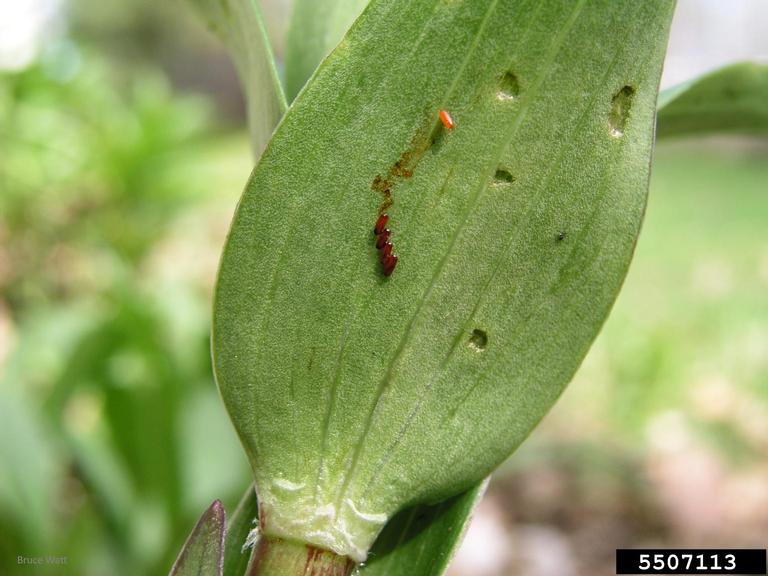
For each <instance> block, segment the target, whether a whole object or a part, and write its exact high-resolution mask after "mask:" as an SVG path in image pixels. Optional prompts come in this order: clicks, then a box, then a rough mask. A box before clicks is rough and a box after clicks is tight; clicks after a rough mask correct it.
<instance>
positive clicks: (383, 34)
mask: <svg viewBox="0 0 768 576" xmlns="http://www.w3.org/2000/svg"><path fill="white" fill-rule="evenodd" d="M672 10H673V2H672V1H671V0H653V1H648V2H633V1H629V0H622V1H616V0H601V1H591V2H586V1H578V2H573V3H562V2H556V1H554V0H549V1H544V2H541V1H533V0H530V1H525V0H477V1H472V2H442V1H440V2H435V1H433V0H417V1H411V0H391V1H384V0H374V1H373V2H372V3H371V4H370V5H369V6H368V8H367V9H366V10H365V11H364V12H363V14H362V15H361V16H360V18H358V20H357V21H356V23H355V25H354V26H353V27H352V29H351V30H350V32H349V33H348V34H347V36H346V37H345V39H344V40H343V41H342V42H341V43H340V44H339V45H338V47H337V48H336V49H335V50H334V51H333V52H332V53H331V55H330V56H329V57H328V58H327V59H326V60H325V61H324V62H323V64H322V65H321V66H320V68H319V70H318V72H317V73H316V74H315V76H314V77H313V79H312V80H311V81H310V83H309V84H308V85H307V87H306V88H305V90H304V91H303V92H302V94H301V95H300V97H299V98H298V99H297V100H296V102H295V103H294V105H293V106H292V107H291V109H290V110H289V112H288V113H287V114H286V116H285V118H284V119H283V121H282V123H281V124H280V127H279V128H278V130H277V131H276V133H275V135H274V137H273V138H272V140H271V141H270V144H269V146H268V147H267V149H266V150H265V152H264V154H263V156H262V158H261V161H260V163H259V164H258V166H257V168H256V169H255V171H254V173H253V174H252V176H251V180H250V182H249V184H248V187H247V189H246V191H245V193H244V196H243V198H242V200H241V202H240V205H239V207H238V210H237V213H236V215H235V218H234V221H233V224H232V228H231V231H230V235H229V238H228V241H227V244H226V246H225V250H224V254H223V257H222V263H221V268H220V274H219V278H218V284H217V291H216V296H215V304H214V306H215V310H214V330H213V352H214V366H215V373H216V377H217V381H218V384H219V386H220V389H221V392H222V397H223V399H224V401H225V404H226V406H227V409H228V410H229V413H230V416H231V417H232V420H233V422H234V423H235V426H236V428H237V430H238V433H239V435H240V438H241V440H242V442H243V444H244V446H245V449H246V452H247V453H248V455H249V458H250V460H251V463H252V467H253V469H254V475H255V481H256V486H257V491H258V495H259V501H260V506H261V512H262V514H263V515H264V522H265V527H264V529H265V532H266V533H268V534H270V535H273V536H276V537H287V538H292V539H296V540H301V541H304V542H308V543H311V544H314V545H316V546H320V547H324V548H328V549H332V550H334V551H336V552H338V553H340V554H345V555H349V556H351V557H352V558H354V559H356V560H363V559H364V558H365V557H366V555H367V551H368V550H369V548H370V545H371V543H372V542H373V540H374V539H375V537H376V535H377V534H378V533H379V531H380V530H381V528H382V527H383V525H384V524H385V523H386V521H387V520H388V519H389V518H391V517H392V516H394V514H395V513H396V512H398V511H399V510H402V509H405V508H407V507H409V506H412V505H415V504H418V503H429V502H438V501H440V500H442V499H445V498H447V497H450V496H453V495H455V494H458V493H460V492H462V491H464V490H467V489H468V488H469V487H470V486H472V485H473V484H476V483H477V482H479V481H480V480H481V479H482V478H484V477H485V476H487V475H488V474H489V473H490V472H491V471H492V470H493V469H494V468H495V467H496V466H497V465H498V464H499V463H500V462H502V461H503V460H504V459H505V458H506V457H507V456H508V455H509V454H510V453H511V452H512V451H513V450H514V449H515V448H516V447H517V446H518V445H519V444H520V443H521V442H522V441H523V440H524V439H525V437H526V436H527V435H528V434H529V433H530V431H531V430H532V429H533V427H535V425H536V424H537V423H538V422H539V420H540V419H541V418H542V417H543V415H544V414H545V413H546V412H547V410H549V408H550V407H551V406H552V404H553V403H554V401H555V400H556V399H557V397H558V396H559V395H560V393H561V392H562V390H563V388H564V386H565V385H566V383H567V382H568V381H569V380H570V379H571V377H572V375H573V373H574V372H575V370H576V369H577V367H578V366H579V364H580V362H581V360H582V359H583V357H584V355H585V354H586V352H587V350H588V348H589V346H590V344H591V343H592V341H593V339H594V338H595V336H596V334H597V332H598V331H599V329H600V327H601V325H602V323H603V321H604V320H605V318H606V316H607V314H608V312H609V310H610V307H611V305H612V303H613V301H614V299H615V297H616V295H617V293H618V290H619V288H620V286H621V283H622V281H623V279H624V276H625V274H626V271H627V267H628V265H629V261H630V259H631V255H632V251H633V248H634V245H635V242H636V239H637V235H638V232H639V229H640V223H641V220H642V215H643V211H644V208H645V200H646V193H647V184H648V174H649V161H650V153H651V146H652V140H653V123H654V114H655V105H656V97H657V90H658V81H659V76H660V72H661V65H662V61H663V56H664V49H665V45H666V38H667V33H668V27H669V22H670V19H671V14H672ZM441 109H446V110H448V111H450V113H451V115H452V116H453V118H454V120H455V124H456V127H455V128H454V129H453V130H451V131H448V130H446V129H444V128H443V127H442V125H441V123H440V121H439V120H438V112H439V111H440V110H441ZM385 209H386V211H387V212H388V213H389V215H390V221H389V228H390V229H391V230H392V241H393V243H394V251H395V253H397V254H398V255H399V259H400V261H399V264H398V266H397V269H396V270H395V271H394V274H393V275H392V276H391V277H389V278H385V277H384V276H383V275H382V269H381V266H380V264H379V262H378V260H379V255H378V253H377V250H376V248H375V247H374V238H373V234H372V228H373V226H374V223H375V222H376V219H377V217H378V215H379V214H380V212H381V211H383V210H385Z"/></svg>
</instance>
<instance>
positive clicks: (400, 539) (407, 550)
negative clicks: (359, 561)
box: [359, 481, 488, 576]
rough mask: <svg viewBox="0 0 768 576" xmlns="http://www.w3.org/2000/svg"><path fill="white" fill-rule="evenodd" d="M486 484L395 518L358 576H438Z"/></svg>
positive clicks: (406, 511)
mask: <svg viewBox="0 0 768 576" xmlns="http://www.w3.org/2000/svg"><path fill="white" fill-rule="evenodd" d="M487 484H488V482H487V481H483V482H481V483H480V484H478V485H476V486H473V487H472V488H471V489H469V490H468V491H466V492H464V493H463V494H460V495H458V496H454V497H453V498H450V499H448V500H444V501H443V502H441V503H440V504H436V505H434V506H416V507H414V508H411V509H409V510H404V511H402V512H400V513H399V514H397V515H396V516H395V517H394V518H392V520H390V521H389V522H388V523H387V525H386V526H385V527H384V530H382V532H381V534H380V535H379V537H378V538H377V539H376V543H375V544H374V545H373V548H372V549H371V553H370V556H369V560H368V562H366V563H365V565H364V566H362V567H361V568H360V571H359V574H360V576H392V575H395V574H409V575H411V576H440V575H441V574H443V573H444V572H445V570H446V568H447V567H448V563H449V562H450V561H451V558H452V557H453V554H454V552H455V550H456V548H457V547H458V545H459V544H460V543H461V538H462V537H463V535H464V531H465V530H466V528H467V526H468V525H469V520H470V517H471V515H472V511H473V510H474V508H475V506H476V505H477V503H478V502H479V501H480V498H482V496H483V492H485V487H486V486H487Z"/></svg>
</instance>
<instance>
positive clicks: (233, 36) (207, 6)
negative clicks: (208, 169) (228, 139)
mask: <svg viewBox="0 0 768 576" xmlns="http://www.w3.org/2000/svg"><path fill="white" fill-rule="evenodd" d="M189 1H190V2H192V3H193V4H194V5H195V6H196V7H197V8H198V10H199V11H200V12H201V14H202V15H203V17H204V18H205V19H206V21H207V22H208V24H209V26H210V27H211V28H212V29H213V31H214V32H216V34H217V35H218V36H219V37H220V38H221V39H222V41H223V42H224V44H225V45H226V46H227V49H228V50H229V53H230V56H231V57H232V59H233V60H234V62H235V66H237V70H238V73H239V74H240V81H241V83H242V85H243V87H244V88H245V92H246V100H247V105H248V124H249V126H250V133H251V146H252V148H253V153H254V155H255V156H256V158H258V157H259V156H260V155H261V151H262V150H263V149H264V146H266V145H267V142H268V141H269V138H270V136H271V135H272V131H273V130H274V129H275V126H277V123H278V122H279V121H280V118H282V116H283V114H284V113H285V109H286V108H287V106H288V105H287V104H286V101H285V94H284V93H283V88H282V86H281V85H280V79H279V78H278V76H277V70H276V69H275V61H274V58H273V56H272V48H271V46H270V43H269V37H268V35H267V29H266V28H265V26H264V21H263V19H262V16H261V10H260V8H259V5H258V2H257V0H189Z"/></svg>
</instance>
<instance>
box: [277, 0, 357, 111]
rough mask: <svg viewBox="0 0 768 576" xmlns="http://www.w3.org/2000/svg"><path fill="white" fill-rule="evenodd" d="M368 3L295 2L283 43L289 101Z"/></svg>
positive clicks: (353, 0)
mask: <svg viewBox="0 0 768 576" xmlns="http://www.w3.org/2000/svg"><path fill="white" fill-rule="evenodd" d="M367 5H368V0H325V1H323V2H317V0H296V1H295V2H294V4H293V13H292V15H291V21H290V24H289V26H288V37H287V40H286V46H285V92H286V95H287V97H288V101H289V102H290V101H292V100H293V99H294V98H296V95H297V94H298V93H299V91H300V90H301V89H302V88H303V87H304V84H305V83H306V82H307V80H308V79H309V77H310V76H312V73H313V72H314V71H315V69H317V67H318V65H319V64H320V62H321V61H322V59H323V58H325V57H326V56H327V55H328V53H329V52H330V51H331V50H332V49H333V48H335V46H336V45H337V44H338V43H339V42H340V41H341V39H342V38H343V37H344V33H345V32H346V31H347V30H348V29H349V27H350V26H351V25H352V23H353V22H354V21H355V19H356V18H357V17H358V16H359V15H360V13H361V12H362V11H363V8H365V7H366V6H367Z"/></svg>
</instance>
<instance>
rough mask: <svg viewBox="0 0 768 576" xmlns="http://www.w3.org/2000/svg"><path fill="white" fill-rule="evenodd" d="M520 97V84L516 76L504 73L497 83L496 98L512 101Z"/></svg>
mask: <svg viewBox="0 0 768 576" xmlns="http://www.w3.org/2000/svg"><path fill="white" fill-rule="evenodd" d="M519 95H520V82H518V81H517V76H515V75H514V74H513V73H512V72H509V71H507V72H505V73H504V76H502V77H501V81H500V82H499V91H498V92H496V98H498V99H499V100H514V99H515V98H517V97H518V96H519Z"/></svg>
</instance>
